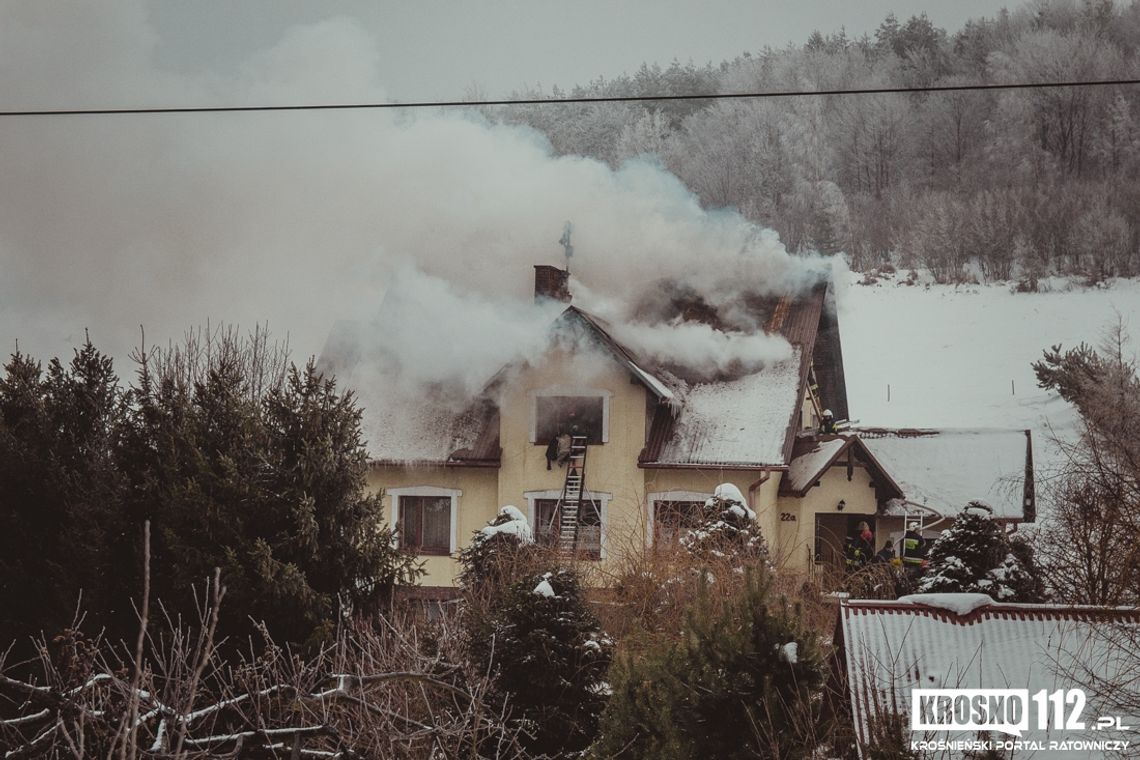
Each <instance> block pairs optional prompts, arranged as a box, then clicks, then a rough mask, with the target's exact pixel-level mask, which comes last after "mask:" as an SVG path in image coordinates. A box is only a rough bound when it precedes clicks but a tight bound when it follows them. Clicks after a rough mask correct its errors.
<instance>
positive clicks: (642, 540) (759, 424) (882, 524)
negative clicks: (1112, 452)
mask: <svg viewBox="0 0 1140 760" xmlns="http://www.w3.org/2000/svg"><path fill="white" fill-rule="evenodd" d="M534 283H535V293H534V295H535V303H536V306H535V309H534V312H533V314H532V316H531V319H533V320H536V321H541V322H542V324H541V325H540V329H539V333H540V334H541V335H542V340H541V341H539V342H538V343H537V344H536V345H532V346H530V347H529V348H528V349H527V350H526V351H524V350H522V349H521V348H520V351H519V358H518V359H517V360H515V361H510V362H507V363H506V365H505V366H502V367H501V368H500V369H499V370H498V371H497V372H496V373H493V374H492V376H490V377H488V378H485V379H484V380H483V381H482V383H481V384H480V385H479V386H478V389H477V390H476V391H474V392H471V391H469V390H463V389H461V392H459V393H458V394H457V393H456V392H455V388H448V387H445V386H444V385H442V384H430V383H427V384H419V385H416V386H415V388H414V391H413V392H410V393H409V392H404V393H397V392H395V391H394V390H393V388H395V385H394V384H395V383H397V382H398V376H399V375H400V373H401V372H402V371H405V370H407V369H408V367H407V364H408V362H407V360H406V359H405V360H403V366H402V365H401V360H400V359H398V358H396V357H392V356H385V355H383V353H384V352H383V351H382V350H378V349H376V348H375V347H374V345H373V344H372V343H370V341H369V340H368V335H369V332H370V331H369V328H361V327H360V326H353V325H347V324H340V325H338V326H337V328H335V329H334V331H333V334H332V335H331V336H330V338H329V342H328V344H327V346H326V348H325V351H324V355H323V357H322V362H323V364H324V366H325V367H327V368H329V369H331V370H332V371H334V372H335V373H336V375H337V376H338V378H340V379H341V380H342V381H343V382H344V383H345V384H346V385H347V386H348V387H351V388H354V389H356V390H357V391H358V393H359V394H360V399H361V404H362V406H363V407H364V415H365V420H366V428H365V429H366V433H367V434H368V438H369V453H370V456H371V460H372V468H371V474H370V484H371V486H372V487H373V488H375V489H377V490H382V491H383V495H384V505H385V508H386V511H387V515H388V520H389V521H390V523H391V524H392V525H395V526H398V528H399V541H400V542H401V544H402V545H403V547H404V548H406V549H407V550H408V551H412V552H415V553H416V554H418V555H421V556H422V557H423V558H424V560H425V564H426V568H427V576H426V578H425V581H424V585H425V587H429V588H430V587H435V588H437V589H439V590H440V593H444V589H446V588H448V587H451V586H453V585H454V583H455V576H456V573H457V570H458V565H457V562H456V559H455V557H456V555H457V553H458V552H459V550H460V549H462V548H463V547H464V546H465V545H466V544H467V542H468V541H469V540H470V537H471V536H472V534H473V533H474V532H475V531H477V530H478V529H480V528H481V527H482V526H484V525H485V524H486V523H487V522H488V521H489V520H491V519H492V518H493V517H494V516H495V515H496V513H497V512H498V510H499V508H500V507H502V506H504V505H508V504H509V505H516V506H517V507H518V508H519V509H520V510H521V511H522V513H523V514H525V515H526V516H527V518H528V520H529V522H530V524H531V526H532V528H533V531H534V533H535V535H536V537H537V538H538V539H539V540H545V541H550V542H553V543H556V544H558V545H560V546H561V547H562V548H563V549H565V550H566V551H570V552H574V553H575V554H577V556H579V557H580V558H584V559H587V560H594V561H597V562H600V563H607V562H610V561H612V560H613V559H614V558H615V557H616V555H617V553H619V552H621V551H626V550H629V549H630V548H634V549H640V548H648V547H654V546H660V545H662V544H667V543H670V542H674V541H676V540H677V539H678V537H679V535H680V533H681V531H682V530H683V529H684V528H685V527H686V526H687V525H688V524H690V522H691V520H692V517H693V516H694V515H695V514H696V511H697V509H698V507H699V506H700V505H701V504H703V502H704V501H705V500H706V499H707V498H708V497H709V496H710V495H712V493H713V491H714V489H715V488H716V486H717V485H718V484H721V483H730V484H733V485H735V486H736V487H737V488H738V489H739V490H740V492H741V493H742V494H744V495H745V498H746V499H747V501H748V502H749V504H748V506H750V507H751V508H752V509H753V510H755V512H756V513H757V520H758V522H759V523H760V527H761V530H762V531H763V533H764V535H765V537H766V538H767V540H768V543H769V545H770V546H771V549H772V552H773V555H774V561H775V562H776V563H777V565H778V566H779V567H781V568H783V569H784V570H785V571H787V572H794V573H804V574H808V573H814V572H817V571H819V570H822V569H826V568H829V567H835V568H838V567H841V566H842V562H843V558H842V550H843V546H844V543H845V541H846V539H847V537H848V536H850V535H851V534H852V532H853V531H855V530H856V527H857V526H859V525H860V524H861V523H867V524H868V526H869V527H870V530H871V531H872V532H873V534H874V541H875V544H876V548H878V546H879V545H881V544H884V543H886V542H887V541H893V542H897V541H898V539H899V538H900V537H901V536H902V535H903V533H904V531H905V530H906V528H907V522H908V520H914V519H917V520H919V521H921V522H922V524H923V528H924V529H926V530H930V529H935V530H940V529H941V528H942V527H945V525H941V526H939V525H938V524H939V523H940V522H942V521H944V520H947V519H952V518H953V515H955V514H956V513H957V512H958V510H959V509H961V507H962V506H964V505H965V504H966V503H967V502H968V501H970V500H977V499H981V500H985V501H986V502H988V503H989V504H990V505H991V506H992V508H993V509H994V510H995V513H996V515H997V517H998V518H999V519H1002V520H1006V521H1013V522H1017V521H1022V520H1032V519H1033V517H1034V501H1033V478H1032V466H1031V461H1032V460H1031V441H1030V439H1029V433H1028V431H1020V430H1019V431H995V430H972V431H930V430H883V429H865V430H860V429H856V428H849V427H844V426H838V427H837V426H836V425H835V424H834V422H833V421H832V420H845V419H847V418H848V416H849V413H848V404H847V393H846V388H845V384H844V374H843V352H842V346H841V340H840V332H839V324H838V320H837V316H836V311H835V306H834V297H833V293H832V290H831V286H830V285H829V284H827V283H826V282H822V283H817V284H815V285H813V286H810V287H806V288H804V289H801V290H800V291H799V292H795V293H790V294H787V295H771V294H755V295H749V294H747V293H745V295H744V297H742V298H739V299H735V300H733V302H732V303H731V304H724V303H722V304H710V303H709V301H708V298H707V297H702V296H701V295H698V294H696V293H695V292H692V291H689V290H686V289H685V288H683V287H677V286H675V285H670V284H669V283H661V284H660V285H659V286H658V287H655V288H652V289H649V292H650V293H651V295H650V296H648V297H647V296H644V295H643V296H641V301H640V302H639V303H638V304H636V313H637V314H639V315H642V317H643V318H644V319H645V320H646V322H647V323H651V324H653V325H657V326H659V327H660V326H663V330H661V329H658V330H657V331H656V332H655V333H654V334H653V335H654V338H659V337H660V336H661V335H664V336H665V338H666V339H668V337H669V336H670V335H671V334H673V333H672V332H670V331H676V333H675V334H676V335H677V339H678V340H681V339H682V337H683V331H685V330H689V331H692V330H696V329H701V330H704V331H706V332H707V333H708V334H710V335H713V336H720V335H727V336H729V337H732V336H733V335H736V334H737V333H734V332H733V331H734V329H735V328H734V326H735V325H739V324H750V325H754V326H755V328H756V329H755V330H754V336H755V339H756V340H762V341H767V342H766V343H763V344H759V343H758V344H756V345H759V346H762V347H766V348H765V349H764V351H763V354H764V356H763V358H762V359H761V360H760V361H757V362H754V363H750V362H748V361H746V360H742V359H741V358H740V357H739V356H728V357H722V359H721V360H716V361H713V360H709V361H704V362H697V363H693V362H689V363H684V362H677V361H674V360H672V359H671V357H670V356H669V354H668V351H662V350H659V344H660V341H658V343H654V341H653V340H649V339H644V337H643V335H642V334H640V333H639V332H638V329H639V328H638V326H637V325H633V326H631V325H629V324H623V323H618V322H613V321H610V320H609V319H606V318H604V317H602V316H600V315H599V314H598V313H595V311H594V310H587V309H586V308H583V307H581V306H579V305H577V304H576V303H573V302H572V293H571V288H572V281H571V278H570V276H569V271H568V269H559V268H558V267H554V266H546V265H539V266H536V267H535V268H534ZM372 329H373V330H381V329H390V328H381V327H380V326H377V327H375V328H372ZM506 339H507V338H506V336H504V340H506ZM749 339H750V340H751V339H753V338H751V337H750V338H749ZM441 350H442V349H441ZM429 358H430V354H429ZM377 365H379V366H381V367H383V371H382V372H380V373H378V374H377V373H372V372H370V371H369V369H368V368H370V367H375V366H377ZM457 396H458V401H457Z"/></svg>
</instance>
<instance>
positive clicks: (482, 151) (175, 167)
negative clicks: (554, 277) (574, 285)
mask: <svg viewBox="0 0 1140 760" xmlns="http://www.w3.org/2000/svg"><path fill="white" fill-rule="evenodd" d="M0 9H2V11H3V13H4V17H5V19H6V23H5V24H4V25H2V26H0V91H3V92H4V93H5V104H6V107H7V108H10V109H30V108H74V107H85V106H87V107H96V106H97V107H114V106H124V105H139V106H146V105H213V104H220V105H233V104H250V103H298V102H347V101H353V100H356V101H378V100H383V99H384V88H383V86H382V82H383V79H384V72H383V71H381V70H379V67H378V65H377V54H376V53H377V51H376V46H375V42H374V40H373V39H371V38H370V37H369V35H368V33H367V32H365V31H364V30H363V29H362V28H360V27H359V26H357V25H356V24H355V23H354V22H352V21H351V20H349V19H332V20H327V21H324V22H320V23H317V24H313V25H310V26H302V27H296V28H293V29H292V30H290V31H289V32H288V33H287V34H285V35H284V36H283V37H282V38H281V39H280V40H279V41H277V42H276V43H275V44H274V45H272V46H271V47H269V48H267V49H265V50H261V51H257V52H255V53H252V54H251V55H250V56H249V58H248V60H246V61H245V62H244V63H243V64H242V65H241V66H239V67H238V68H236V69H234V70H232V71H227V72H210V73H185V72H173V71H169V70H165V69H164V68H163V67H162V65H161V63H160V60H161V55H160V53H161V46H162V40H161V39H160V38H158V36H157V34H156V33H155V31H154V29H153V28H152V27H151V26H150V24H149V22H148V18H147V7H146V4H145V2H142V0H124V1H123V2H118V3H115V4H114V6H113V9H110V10H109V9H108V8H106V7H102V6H101V7H99V8H96V7H95V6H75V5H73V4H63V3H60V4H56V3H44V2H39V1H37V0H25V1H20V2H3V3H0ZM3 126H4V129H3V130H0V172H2V174H3V176H4V178H5V181H4V183H3V184H2V185H0V348H2V349H3V351H4V352H5V353H7V352H9V351H11V350H12V349H14V348H15V342H16V340H17V339H18V340H19V341H20V347H21V348H22V349H24V350H25V351H28V352H30V353H33V354H34V355H37V356H40V357H47V356H51V355H56V354H59V355H63V356H67V355H69V353H70V348H71V347H73V346H75V345H77V344H78V343H79V342H80V341H81V340H82V335H83V329H84V328H85V327H88V328H90V330H91V336H92V339H93V340H94V341H95V343H96V345H98V346H100V347H101V348H103V349H104V350H107V351H108V352H110V353H112V354H113V355H114V356H115V357H116V358H117V359H119V360H122V359H124V358H125V357H126V356H127V354H128V353H129V350H130V348H131V347H132V346H134V345H135V344H136V343H137V341H138V325H139V324H140V323H141V324H143V325H145V326H146V330H147V339H148V341H149V342H152V343H153V342H159V343H163V342H166V341H168V340H177V339H178V338H179V337H180V335H181V334H182V333H183V332H184V331H185V330H186V329H187V328H189V327H191V326H193V325H198V324H202V323H204V322H205V321H206V320H207V319H209V320H211V321H213V322H215V323H216V322H219V321H227V322H231V323H238V324H242V325H247V326H252V325H253V324H254V323H257V322H266V321H268V324H269V328H270V330H271V331H272V332H274V333H275V334H278V335H282V334H284V333H288V334H289V335H290V339H291V344H292V346H293V347H294V349H295V351H296V352H297V353H299V354H301V355H308V354H316V353H319V352H320V350H321V347H322V346H323V344H324V342H325V339H326V337H327V336H328V334H329V331H330V329H331V328H332V326H333V324H334V323H335V322H336V321H338V320H355V321H357V322H359V323H361V324H363V325H368V326H370V328H369V329H365V330H362V334H364V335H368V336H371V338H372V339H374V340H375V345H374V348H375V349H376V352H377V353H383V354H385V355H387V356H389V357H395V363H397V364H399V366H400V369H401V372H404V373H407V377H410V378H412V379H413V380H414V382H416V383H420V382H422V383H436V384H439V383H444V384H446V383H454V384H457V385H458V386H459V387H461V388H464V389H466V390H470V389H471V388H474V387H477V386H478V385H479V384H480V383H481V382H484V381H485V379H486V378H487V377H488V376H489V375H490V374H491V373H493V372H494V370H495V368H496V367H498V366H501V364H502V362H504V361H507V360H509V359H510V358H512V356H514V355H516V354H517V353H518V352H523V353H525V352H526V351H527V350H530V349H532V348H533V346H534V345H536V344H535V341H538V340H540V339H541V337H542V335H543V330H544V329H545V325H546V324H547V323H548V322H549V319H550V318H551V314H550V313H538V312H535V311H534V309H533V308H532V306H531V300H532V285H533V269H532V265H533V264H538V263H549V264H561V263H562V261H561V259H562V249H561V247H560V246H559V245H558V242H557V241H558V238H559V235H560V234H561V231H562V228H563V224H564V222H565V220H567V219H570V220H573V222H574V237H573V243H574V247H575V256H574V259H573V262H572V265H573V270H574V275H575V278H576V281H577V282H580V283H582V284H583V285H584V286H588V289H587V288H586V287H583V288H582V289H581V291H580V292H577V290H576V300H575V303H576V304H579V305H581V306H583V307H584V308H587V309H589V308H591V304H597V305H599V307H600V306H601V305H602V304H603V303H610V304H616V305H617V306H614V307H613V308H608V309H603V311H604V313H605V315H606V316H608V317H609V318H610V319H612V320H614V321H615V323H617V324H619V325H620V326H621V329H622V333H621V336H620V337H622V338H623V339H626V340H629V341H630V342H631V344H633V345H634V346H635V347H636V348H638V349H639V350H643V351H645V352H646V353H647V354H648V355H650V356H654V357H666V356H668V357H670V358H672V359H674V360H676V361H681V362H686V363H688V362H695V363H708V364H709V365H710V366H715V367H717V368H720V369H723V368H725V367H728V366H730V365H732V366H747V367H758V366H761V365H762V364H763V363H764V362H765V361H769V360H773V359H778V358H780V357H782V356H784V355H785V354H786V351H787V347H786V345H781V344H780V341H779V340H778V339H773V338H767V337H765V336H763V335H758V334H749V332H750V330H748V329H746V328H744V327H741V328H740V329H739V331H738V332H737V333H732V334H724V333H715V332H714V331H712V330H711V329H709V328H707V327H704V326H696V325H682V326H672V327H668V328H667V329H665V328H662V327H661V326H653V325H630V324H627V323H628V322H629V320H630V318H631V316H632V315H630V314H629V313H628V312H627V311H626V312H623V308H628V305H629V304H633V303H635V302H636V301H637V300H638V296H639V295H640V294H644V293H646V292H647V291H650V290H652V289H653V288H655V287H658V285H659V283H660V282H661V281H662V279H663V278H667V279H672V280H674V281H678V282H684V283H686V285H687V286H688V287H690V288H692V289H694V290H695V291H697V292H699V293H701V294H703V295H705V296H707V297H708V299H709V302H710V303H716V304H720V305H723V306H724V307H725V313H728V312H729V311H731V307H732V304H733V303H734V302H736V301H737V300H738V299H739V296H740V294H741V293H743V292H762V293H763V292H768V293H776V292H779V293H783V292H791V291H797V290H800V289H803V288H805V287H807V286H809V285H811V284H812V283H814V282H817V281H818V280H819V278H820V277H821V276H822V275H823V273H824V272H825V271H826V269H827V267H828V266H829V264H828V262H826V261H824V260H823V259H819V258H800V257H793V256H789V255H788V254H787V253H786V251H785V250H784V248H783V246H782V245H780V244H779V242H778V240H776V239H775V237H774V235H773V234H772V233H770V232H766V231H762V230H759V229H757V228H756V227H755V226H753V225H751V224H749V223H747V222H746V221H745V220H744V219H742V218H741V217H740V216H739V215H738V214H736V213H734V212H731V211H707V210H704V209H702V208H701V207H700V205H699V203H698V202H697V199H696V198H695V196H693V195H692V193H690V192H689V191H688V190H687V189H686V188H685V187H684V186H683V185H682V184H681V183H680V182H679V181H678V180H677V179H676V178H674V177H673V176H672V175H670V174H668V173H667V172H665V171H663V170H662V169H661V168H659V167H657V166H654V165H652V164H649V163H645V162H633V163H630V164H627V165H626V166H624V167H622V168H620V169H617V170H613V169H611V168H609V167H608V166H606V165H604V164H602V163H599V162H597V161H593V160H589V159H584V158H573V157H561V158H558V157H553V156H552V155H551V152H550V150H549V147H548V145H547V144H546V142H545V140H544V139H543V138H542V137H541V136H540V135H538V134H536V133H534V132H532V131H529V130H525V129H520V128H513V127H503V126H495V125H491V124H489V123H487V122H486V121H485V120H483V119H482V118H480V117H479V116H477V115H473V114H470V113H456V112H450V113H444V112H434V113H429V112H421V113H415V114H409V113H398V112H386V111H333V112H304V113H260V114H197V115H180V116H161V115H150V116H126V117H85V116H77V117H52V118H44V119H31V118H28V119H22V120H9V121H6V122H4V125H3ZM382 304H383V305H382ZM622 304H625V305H626V306H625V307H623V306H622ZM751 332H752V333H754V330H753V331H751ZM734 362H735V363H736V364H735V365H734V364H733V363H734ZM119 366H120V372H121V373H122V372H125V369H124V368H123V365H122V364H121V363H120V365H119Z"/></svg>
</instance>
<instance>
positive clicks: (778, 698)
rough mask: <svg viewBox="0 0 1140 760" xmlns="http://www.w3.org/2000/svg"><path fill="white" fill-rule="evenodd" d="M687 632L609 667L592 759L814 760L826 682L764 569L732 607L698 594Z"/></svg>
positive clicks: (811, 645) (805, 634)
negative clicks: (609, 692)
mask: <svg viewBox="0 0 1140 760" xmlns="http://www.w3.org/2000/svg"><path fill="white" fill-rule="evenodd" d="M685 628H686V630H685V636H684V639H683V641H681V642H680V643H676V644H664V645H662V646H661V647H660V648H658V649H654V650H651V651H650V652H647V653H645V654H644V655H643V656H641V657H639V658H637V659H634V658H623V659H621V660H619V662H618V663H617V664H616V665H615V667H614V671H613V674H612V675H611V681H612V683H613V696H612V697H611V698H610V702H609V705H608V706H607V708H606V712H605V715H604V717H603V721H602V734H601V737H600V739H599V741H598V743H597V745H596V746H595V747H594V754H595V755H596V756H597V757H620V758H642V757H653V758H668V759H670V760H674V759H675V760H681V759H684V760H690V759H695V758H704V757H716V758H730V759H731V758H756V757H768V758H778V759H779V760H790V759H791V758H801V757H811V756H813V746H814V738H815V736H816V735H817V732H818V731H819V730H820V726H821V724H822V721H821V719H820V716H819V714H818V712H819V711H818V708H819V704H820V701H821V700H820V690H821V688H822V684H823V679H824V667H823V664H822V658H821V655H820V653H819V651H818V649H817V647H816V644H815V640H814V636H813V635H812V634H811V633H810V632H809V631H807V630H806V629H805V628H803V627H802V625H801V622H800V614H799V610H797V609H795V608H793V607H792V606H791V605H789V604H788V603H787V602H786V601H784V600H773V599H772V598H771V591H770V580H769V575H768V572H767V570H766V569H764V568H763V567H761V568H758V569H756V570H755V571H753V572H751V573H749V576H748V578H747V582H746V584H745V588H744V589H743V591H742V592H741V593H740V594H739V595H738V596H737V597H736V598H734V599H732V600H731V601H729V602H728V603H724V602H718V600H716V599H715V598H714V597H713V596H712V595H710V594H707V593H706V594H704V595H703V596H702V597H701V598H700V599H699V600H698V603H697V604H696V605H695V607H694V609H692V610H691V611H690V613H689V614H688V615H687V616H686V622H685Z"/></svg>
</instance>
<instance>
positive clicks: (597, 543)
mask: <svg viewBox="0 0 1140 760" xmlns="http://www.w3.org/2000/svg"><path fill="white" fill-rule="evenodd" d="M525 496H526V499H527V504H528V506H529V510H528V511H529V512H530V515H529V516H530V524H531V526H532V528H533V530H534V539H535V541H536V542H538V543H544V544H548V545H551V546H557V544H558V539H559V537H560V535H561V530H562V510H561V508H560V506H559V500H560V499H561V497H562V493H561V492H560V491H528V492H527V493H526V494H525ZM609 501H610V494H608V493H590V494H589V496H588V497H586V498H583V499H582V501H581V503H580V505H579V507H578V554H579V555H581V556H582V557H583V558H585V559H602V558H603V557H604V556H605V531H606V511H607V507H608V505H609Z"/></svg>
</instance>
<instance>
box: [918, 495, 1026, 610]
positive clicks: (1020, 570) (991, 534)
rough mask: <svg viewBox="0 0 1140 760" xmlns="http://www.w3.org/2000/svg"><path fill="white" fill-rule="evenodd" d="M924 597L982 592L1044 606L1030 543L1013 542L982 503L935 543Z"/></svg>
mask: <svg viewBox="0 0 1140 760" xmlns="http://www.w3.org/2000/svg"><path fill="white" fill-rule="evenodd" d="M927 559H928V560H929V563H930V564H929V565H928V567H927V568H926V570H925V572H924V573H923V575H922V577H921V578H920V579H919V582H918V591H919V593H923V594H928V593H941V592H977V593H983V594H989V595H990V596H991V597H993V598H994V599H996V600H997V601H999V602H1037V601H1041V597H1042V593H1041V585H1040V581H1039V580H1038V577H1039V576H1038V573H1037V569H1036V567H1035V566H1034V563H1033V553H1032V550H1031V548H1030V546H1029V544H1028V543H1026V542H1023V541H1014V540H1011V539H1010V537H1009V536H1007V535H1006V533H1005V531H1004V530H1002V527H1001V526H1000V525H998V524H997V523H996V522H995V521H994V520H993V513H992V511H991V510H990V509H989V508H988V507H987V506H985V505H984V504H982V503H981V502H970V503H969V504H968V505H966V507H965V509H963V510H962V512H961V513H960V514H959V515H958V518H957V520H955V522H954V525H953V526H952V527H951V528H950V529H949V530H947V531H945V532H943V534H942V535H941V536H940V537H939V538H938V540H936V541H935V542H934V545H933V546H932V547H931V549H930V553H929V555H928V556H927Z"/></svg>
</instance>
